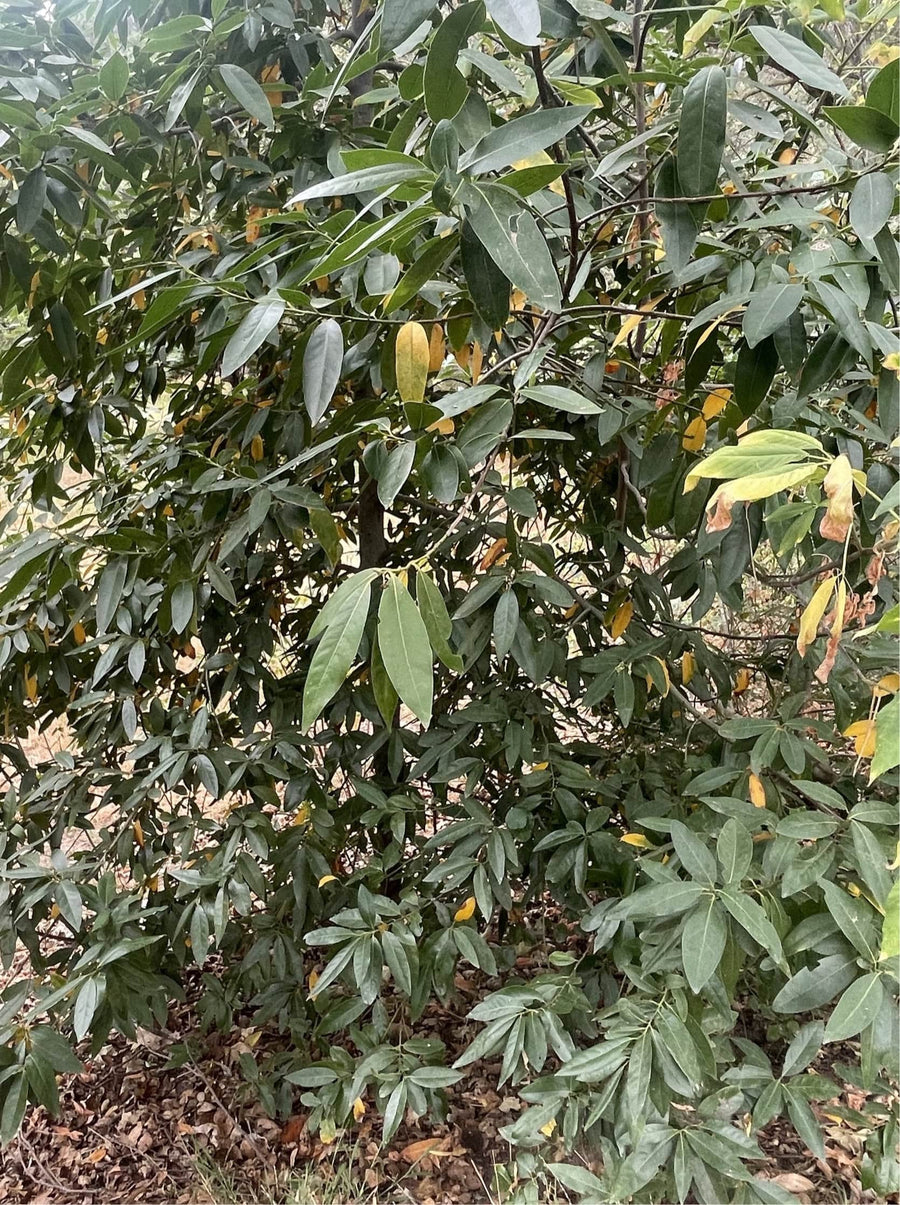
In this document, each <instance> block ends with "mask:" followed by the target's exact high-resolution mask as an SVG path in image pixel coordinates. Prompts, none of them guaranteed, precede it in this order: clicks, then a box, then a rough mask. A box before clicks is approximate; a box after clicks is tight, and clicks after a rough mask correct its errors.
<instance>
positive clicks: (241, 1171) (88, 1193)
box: [0, 975, 878, 1205]
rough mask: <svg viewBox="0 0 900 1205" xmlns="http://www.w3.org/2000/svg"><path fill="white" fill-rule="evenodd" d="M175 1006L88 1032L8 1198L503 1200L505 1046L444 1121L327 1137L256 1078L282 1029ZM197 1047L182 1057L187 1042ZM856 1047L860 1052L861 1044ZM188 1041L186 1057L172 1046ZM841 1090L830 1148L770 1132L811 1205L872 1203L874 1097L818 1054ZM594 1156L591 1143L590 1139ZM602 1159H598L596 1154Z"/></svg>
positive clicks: (477, 979)
mask: <svg viewBox="0 0 900 1205" xmlns="http://www.w3.org/2000/svg"><path fill="white" fill-rule="evenodd" d="M186 986H187V988H188V992H187V1000H186V1001H185V1003H183V1004H179V1005H177V1006H175V1007H173V1009H172V1010H171V1012H170V1014H169V1018H168V1022H167V1026H166V1028H165V1030H164V1031H162V1032H159V1033H151V1032H148V1031H145V1030H141V1029H138V1031H137V1034H136V1037H135V1039H134V1040H128V1039H126V1038H124V1037H122V1036H121V1035H118V1036H116V1037H115V1038H113V1039H112V1040H111V1041H110V1043H109V1044H108V1045H106V1046H104V1047H103V1049H102V1050H101V1051H100V1052H99V1053H98V1054H96V1055H91V1054H90V1051H89V1049H87V1048H86V1045H85V1044H83V1046H82V1048H81V1049H80V1050H79V1054H80V1056H81V1058H82V1061H83V1064H84V1067H83V1070H82V1071H81V1072H80V1073H77V1074H71V1075H65V1076H62V1077H60V1097H61V1109H60V1114H59V1116H58V1117H56V1118H52V1117H50V1116H49V1115H48V1114H47V1113H46V1112H45V1111H44V1110H43V1109H41V1108H35V1109H32V1110H31V1111H30V1112H29V1115H28V1117H27V1118H26V1121H25V1124H24V1126H23V1128H22V1131H21V1134H20V1136H19V1137H18V1138H17V1139H15V1140H14V1141H13V1143H12V1144H11V1145H10V1146H9V1147H8V1148H7V1149H6V1150H4V1151H3V1152H0V1201H2V1202H9V1203H10V1205H24V1203H25V1202H34V1203H35V1205H50V1203H53V1205H56V1203H59V1205H63V1203H66V1202H67V1203H69V1205H81V1203H86V1202H95V1201H96V1202H101V1201H102V1202H104V1203H108V1205H126V1203H127V1205H132V1203H135V1205H137V1203H138V1202H140V1203H141V1205H145V1203H147V1202H172V1203H175V1205H212V1203H213V1202H215V1203H216V1205H244V1203H249V1202H260V1203H265V1205H349V1203H351V1202H353V1203H357V1202H358V1203H372V1205H375V1203H376V1202H377V1203H379V1205H380V1203H384V1205H487V1203H494V1202H499V1199H500V1198H499V1195H498V1193H497V1190H496V1187H495V1184H494V1168H495V1166H498V1165H504V1164H507V1163H508V1161H509V1159H510V1156H511V1153H512V1152H511V1149H510V1148H509V1146H508V1145H507V1143H506V1142H505V1141H504V1139H503V1138H502V1136H501V1134H500V1132H499V1131H500V1128H501V1127H502V1126H505V1125H508V1124H510V1122H512V1121H514V1120H515V1118H516V1115H517V1113H518V1111H519V1110H520V1109H522V1108H523V1107H524V1106H523V1102H521V1101H520V1100H519V1099H518V1098H517V1097H516V1096H515V1095H513V1093H512V1092H511V1091H510V1092H508V1093H506V1092H504V1090H503V1089H502V1088H501V1089H500V1090H499V1091H498V1089H497V1087H496V1084H497V1079H498V1066H499V1064H498V1063H497V1061H496V1060H485V1061H484V1062H481V1063H476V1064H474V1065H473V1066H472V1068H471V1069H470V1073H469V1074H467V1075H466V1077H465V1078H464V1079H463V1080H461V1081H460V1082H459V1083H458V1084H456V1085H455V1086H453V1087H451V1088H450V1089H449V1090H448V1098H449V1110H448V1116H447V1120H446V1122H445V1123H443V1124H435V1123H434V1122H432V1121H429V1120H428V1119H427V1118H423V1119H420V1120H416V1119H414V1118H413V1117H411V1116H409V1115H408V1116H407V1118H406V1120H405V1121H404V1123H403V1124H402V1125H401V1127H400V1129H399V1131H398V1133H397V1134H396V1135H395V1136H394V1138H393V1139H392V1141H391V1142H390V1143H389V1144H388V1145H387V1146H386V1147H385V1146H383V1145H382V1143H381V1140H380V1139H381V1133H380V1131H381V1123H380V1119H379V1118H378V1117H377V1115H376V1114H375V1112H374V1110H373V1109H371V1105H370V1112H369V1113H367V1114H365V1115H364V1116H363V1117H362V1118H361V1119H360V1121H359V1122H358V1123H357V1124H356V1125H355V1126H354V1127H353V1128H352V1129H348V1130H346V1131H344V1132H343V1133H339V1134H338V1136H337V1138H336V1140H335V1141H334V1142H333V1143H330V1144H326V1143H323V1142H322V1141H320V1139H319V1138H318V1137H316V1136H314V1135H312V1134H311V1133H309V1132H307V1130H306V1126H305V1122H306V1116H305V1115H304V1113H303V1112H297V1113H295V1114H294V1115H293V1116H291V1117H289V1118H286V1119H280V1120H273V1119H272V1118H270V1117H268V1116H267V1115H266V1113H265V1111H264V1110H263V1109H262V1107H261V1105H260V1104H259V1101H258V1099H256V1097H255V1095H254V1093H253V1091H252V1089H251V1088H250V1087H249V1086H248V1084H247V1083H246V1081H245V1080H244V1079H243V1077H242V1075H241V1070H240V1055H241V1053H242V1052H246V1051H247V1050H249V1049H250V1048H251V1047H252V1048H253V1050H254V1053H256V1054H257V1055H259V1054H260V1053H262V1052H263V1051H264V1050H265V1049H266V1047H271V1049H272V1051H274V1050H276V1049H279V1048H280V1047H281V1046H283V1041H284V1040H283V1038H280V1037H279V1036H278V1035H277V1034H276V1033H275V1031H274V1028H273V1029H271V1030H269V1029H268V1028H263V1029H262V1030H259V1029H252V1028H240V1027H238V1028H236V1029H235V1030H234V1031H233V1032H232V1033H230V1034H227V1035H223V1034H220V1033H215V1032H214V1033H209V1034H205V1035H204V1034H202V1033H201V1032H200V1030H199V1027H198V1024H197V1020H196V1014H195V1012H194V1008H193V1003H194V1002H195V1001H196V999H197V996H198V993H199V991H200V990H201V987H200V982H199V976H196V975H195V976H194V978H193V981H191V980H190V979H189V982H188V984H187V985H186ZM488 986H489V985H488V984H487V983H486V982H485V981H484V977H483V976H481V975H474V976H473V977H472V978H471V979H468V978H465V977H463V976H458V978H457V989H458V993H457V994H458V999H457V1000H456V1001H454V1002H451V1004H449V1005H448V1006H447V1007H442V1006H440V1005H439V1004H436V1003H435V1004H433V1005H432V1006H431V1007H430V1008H429V1009H428V1010H427V1011H426V1013H425V1016H424V1017H423V1019H422V1020H421V1021H420V1022H419V1024H418V1029H417V1031H418V1033H419V1034H420V1036H421V1035H425V1036H428V1034H429V1033H431V1034H433V1035H434V1036H438V1035H439V1036H440V1038H441V1039H442V1040H443V1041H444V1042H445V1043H446V1045H447V1047H448V1062H452V1061H453V1059H454V1057H456V1056H457V1055H458V1054H459V1053H460V1052H461V1051H462V1049H463V1048H464V1047H465V1046H466V1045H467V1044H468V1043H469V1042H470V1041H471V1038H472V1036H473V1033H472V1027H471V1026H470V1025H469V1024H468V1023H467V1022H466V1020H465V1016H464V1014H465V1013H467V1012H468V1011H469V1009H470V1008H471V1007H472V1005H473V1004H474V1003H475V1001H476V1000H477V998H478V996H479V995H481V994H483V992H484V991H485V990H486V988H487V987H488ZM186 1047H187V1048H188V1049H189V1050H190V1051H191V1057H190V1059H188V1061H182V1060H183V1057H184V1055H183V1052H184V1050H185V1048H186ZM847 1053H848V1055H849V1051H848V1052H847ZM173 1056H174V1057H173ZM816 1069H817V1070H819V1071H822V1072H824V1073H827V1074H829V1075H830V1076H831V1077H832V1078H833V1079H834V1080H835V1082H836V1083H837V1084H840V1085H842V1086H841V1090H840V1092H839V1093H838V1094H837V1095H836V1096H835V1098H834V1099H833V1100H831V1101H824V1102H822V1103H821V1104H818V1105H815V1106H814V1107H815V1108H816V1109H817V1111H818V1113H819V1116H820V1119H821V1121H822V1123H823V1126H824V1130H825V1134H826V1147H825V1153H826V1157H825V1159H824V1160H822V1159H818V1158H816V1157H815V1156H814V1155H813V1154H811V1152H810V1151H809V1150H808V1149H807V1148H806V1147H805V1146H804V1144H803V1143H802V1141H801V1140H800V1139H799V1138H798V1137H797V1135H796V1133H795V1132H794V1130H793V1128H792V1127H791V1126H789V1125H787V1124H785V1123H783V1122H777V1123H773V1125H772V1126H770V1127H768V1128H767V1129H766V1130H765V1131H764V1132H763V1134H762V1136H761V1146H762V1148H763V1150H764V1151H765V1153H766V1160H765V1161H764V1162H762V1163H760V1164H759V1165H758V1166H757V1168H755V1169H754V1172H755V1174H756V1175H758V1176H760V1177H763V1178H766V1179H772V1180H776V1181H777V1182H778V1183H779V1184H780V1185H781V1186H782V1187H783V1188H785V1189H787V1190H788V1191H790V1192H792V1193H794V1194H796V1196H797V1200H798V1205H832V1203H834V1205H848V1203H852V1205H857V1203H860V1205H863V1203H866V1205H868V1203H872V1205H874V1203H876V1202H877V1201H878V1197H877V1196H876V1195H875V1194H874V1193H873V1192H871V1191H867V1190H864V1189H863V1188H862V1186H861V1182H860V1173H859V1165H860V1158H861V1156H862V1153H863V1148H864V1144H865V1140H866V1137H867V1131H866V1128H865V1125H864V1124H861V1123H862V1122H864V1119H863V1118H862V1114H861V1112H860V1110H861V1108H862V1105H863V1104H864V1103H865V1097H864V1095H863V1094H862V1093H860V1092H859V1091H858V1090H857V1089H855V1088H853V1087H852V1086H851V1085H849V1084H846V1083H844V1082H843V1081H842V1077H841V1074H840V1064H839V1063H838V1064H837V1065H835V1064H834V1063H832V1064H831V1065H829V1066H819V1065H817V1066H816ZM582 1157H583V1158H584V1160H585V1162H586V1163H587V1165H588V1166H592V1164H591V1155H590V1151H589V1150H587V1149H586V1150H584V1151H583V1152H582ZM594 1170H597V1168H596V1166H595V1167H594Z"/></svg>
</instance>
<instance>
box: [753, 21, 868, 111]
mask: <svg viewBox="0 0 900 1205" xmlns="http://www.w3.org/2000/svg"><path fill="white" fill-rule="evenodd" d="M749 32H750V33H751V34H753V36H754V38H756V40H757V42H759V44H760V46H762V48H763V50H764V51H765V52H766V54H767V55H768V56H769V58H770V59H771V60H772V61H773V63H777V64H778V66H779V67H783V68H784V69H785V71H789V72H790V74H791V75H794V76H796V77H797V79H798V80H799V81H800V82H801V84H806V85H808V87H810V88H815V89H817V90H818V91H820V92H834V93H835V94H836V95H838V96H848V95H849V91H848V89H847V86H846V85H845V84H844V82H843V80H842V79H841V78H840V76H838V75H835V73H834V72H833V71H832V70H831V69H830V68H829V67H826V66H825V63H824V62H823V60H822V58H821V57H820V56H819V55H818V54H816V52H815V51H814V50H813V49H812V48H811V47H809V46H807V44H806V43H805V42H802V41H800V39H799V38H794V37H792V36H791V35H790V34H789V33H784V31H783V30H780V29H773V28H772V27H771V26H769V25H751V26H750V30H749Z"/></svg>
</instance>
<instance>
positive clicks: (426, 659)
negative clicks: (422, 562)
mask: <svg viewBox="0 0 900 1205" xmlns="http://www.w3.org/2000/svg"><path fill="white" fill-rule="evenodd" d="M378 647H379V648H380V649H381V656H382V659H383V661H384V667H385V669H386V670H387V672H388V677H389V678H390V680H391V682H393V684H394V688H395V690H396V691H397V694H398V695H399V696H400V698H401V700H402V701H403V702H404V703H405V704H406V706H407V707H408V708H409V709H410V711H411V712H412V713H413V715H415V716H416V717H417V718H418V719H419V720H421V722H422V724H423V725H424V726H425V727H426V728H427V727H428V725H429V724H430V723H431V707H432V699H433V691H434V682H433V676H432V665H431V642H430V641H429V639H428V631H427V629H426V627H425V624H424V622H423V621H422V616H421V615H420V614H419V611H418V608H417V607H416V604H415V603H414V602H413V600H412V598H410V596H409V592H408V591H407V589H406V587H405V586H404V585H402V584H401V582H400V579H399V578H398V576H397V575H396V574H393V573H392V574H391V576H390V577H389V578H388V582H387V586H386V587H385V590H384V593H383V594H382V596H381V603H380V605H379V607H378Z"/></svg>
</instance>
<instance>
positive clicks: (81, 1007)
mask: <svg viewBox="0 0 900 1205" xmlns="http://www.w3.org/2000/svg"><path fill="white" fill-rule="evenodd" d="M99 1003H100V985H99V983H98V981H97V979H96V978H92V979H85V981H84V983H82V985H81V987H80V988H79V989H78V995H77V996H76V997H75V1005H74V1007H73V1009H72V1028H73V1030H74V1031H75V1039H76V1041H78V1042H80V1041H81V1039H82V1038H83V1037H84V1035H85V1034H86V1033H87V1032H88V1030H89V1029H90V1027H91V1021H92V1020H93V1018H94V1013H95V1012H96V1011H97V1006H98V1004H99Z"/></svg>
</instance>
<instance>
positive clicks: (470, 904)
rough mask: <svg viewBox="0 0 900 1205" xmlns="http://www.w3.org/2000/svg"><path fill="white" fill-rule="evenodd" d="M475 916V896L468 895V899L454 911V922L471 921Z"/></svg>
mask: <svg viewBox="0 0 900 1205" xmlns="http://www.w3.org/2000/svg"><path fill="white" fill-rule="evenodd" d="M474 915H475V896H474V895H470V896H469V898H468V899H467V900H466V901H465V903H464V904H462V905H461V906H460V907H459V908H457V909H456V912H455V913H454V915H453V919H454V921H464V920H471V919H472V917H473V916H474Z"/></svg>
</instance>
